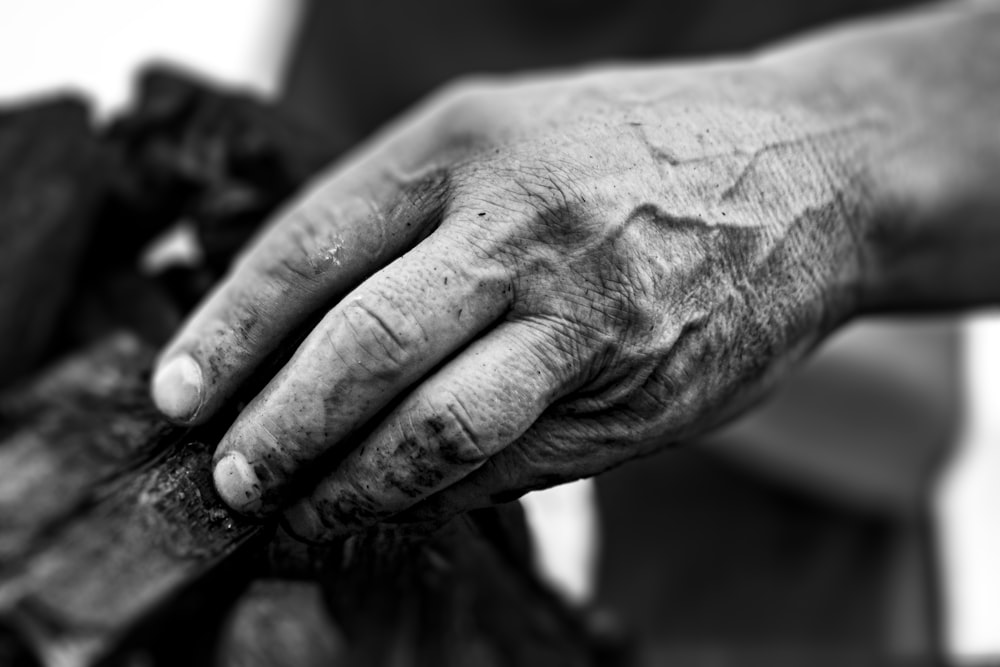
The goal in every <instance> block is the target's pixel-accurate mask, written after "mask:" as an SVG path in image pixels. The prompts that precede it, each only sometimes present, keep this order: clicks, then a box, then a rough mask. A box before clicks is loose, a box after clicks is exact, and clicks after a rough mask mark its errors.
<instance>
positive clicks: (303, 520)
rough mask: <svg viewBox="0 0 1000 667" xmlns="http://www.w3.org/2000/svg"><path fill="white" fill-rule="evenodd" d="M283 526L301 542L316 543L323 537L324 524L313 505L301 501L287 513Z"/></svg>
mask: <svg viewBox="0 0 1000 667" xmlns="http://www.w3.org/2000/svg"><path fill="white" fill-rule="evenodd" d="M282 526H283V527H284V529H285V532H287V533H288V534H289V535H291V536H292V537H294V538H295V539H297V540H299V541H300V542H307V543H315V542H318V541H320V538H321V537H322V535H323V532H324V531H323V522H322V521H321V520H320V518H319V514H318V513H317V512H316V509H315V508H314V507H313V506H312V503H309V502H307V501H304V500H303V501H301V502H298V503H296V504H295V505H293V506H292V507H291V508H289V509H288V511H286V512H285V516H284V521H282Z"/></svg>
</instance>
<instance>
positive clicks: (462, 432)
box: [417, 394, 490, 467]
mask: <svg viewBox="0 0 1000 667" xmlns="http://www.w3.org/2000/svg"><path fill="white" fill-rule="evenodd" d="M417 424H418V428H419V430H420V439H421V440H422V441H423V442H424V443H425V447H426V450H427V452H428V454H430V458H431V459H432V460H435V461H440V462H442V463H444V464H446V465H451V466H462V467H467V466H476V465H479V464H482V463H483V462H485V461H486V460H487V459H489V457H490V451H489V450H490V447H489V442H488V441H489V438H488V437H486V434H485V433H484V432H483V431H484V429H483V428H482V427H481V426H480V425H479V424H477V423H476V420H475V419H474V418H473V415H472V413H471V412H470V411H469V409H468V408H467V406H466V405H465V403H464V402H463V401H462V400H461V399H460V398H459V397H458V396H457V395H455V394H447V395H445V396H442V397H439V398H436V399H434V400H433V401H428V403H427V409H426V411H425V412H424V414H423V415H422V416H421V417H420V418H419V419H418V420H417Z"/></svg>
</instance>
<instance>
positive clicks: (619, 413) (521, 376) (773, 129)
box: [153, 64, 881, 540]
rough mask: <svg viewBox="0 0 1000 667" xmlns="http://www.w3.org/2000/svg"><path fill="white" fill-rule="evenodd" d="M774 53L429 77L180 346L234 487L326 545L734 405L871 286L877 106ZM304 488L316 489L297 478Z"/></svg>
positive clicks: (226, 494) (177, 389)
mask: <svg viewBox="0 0 1000 667" xmlns="http://www.w3.org/2000/svg"><path fill="white" fill-rule="evenodd" d="M789 88H790V86H788V85H787V83H786V82H785V81H784V80H783V79H782V77H781V76H778V75H775V74H774V73H773V72H770V71H768V70H767V69H765V68H764V67H762V66H754V65H721V64H717V65H711V66H693V67H689V68H684V69H680V68H662V67H661V68H648V69H639V68H636V69H631V70H602V71H596V72H590V73H584V74H576V75H571V76H566V75H564V76H558V77H550V78H537V79H532V80H527V79H526V80H516V81H510V82H489V83H484V82H478V83H467V84H464V85H458V86H455V87H452V88H450V89H448V90H447V91H445V92H443V93H441V94H439V95H437V96H435V97H434V98H433V99H431V100H430V101H429V102H428V103H427V104H425V105H424V106H423V107H422V108H421V109H419V110H418V111H417V112H415V113H414V114H411V115H410V116H409V117H407V118H404V119H403V120H402V121H400V122H399V123H397V124H396V125H395V126H394V127H392V128H390V129H389V130H388V131H387V132H386V133H384V134H383V135H382V136H380V137H377V138H376V139H375V140H374V141H373V142H372V143H371V144H370V145H369V146H367V147H365V148H363V149H362V150H361V151H360V152H358V153H357V154H356V155H355V156H353V157H351V158H349V159H347V160H346V161H345V162H344V163H343V164H341V165H339V166H337V167H336V168H335V169H333V171H332V172H331V173H330V174H329V175H328V176H327V177H326V178H324V179H323V180H322V181H321V182H320V183H319V184H318V185H317V187H315V188H314V189H313V190H312V192H311V193H309V195H308V196H306V197H305V198H304V199H302V200H301V201H300V202H298V203H297V204H296V205H294V206H293V207H291V208H290V209H289V210H288V211H287V212H286V213H285V214H284V215H282V216H280V217H279V218H278V219H277V220H275V222H274V224H273V225H272V226H271V227H270V228H269V230H268V231H267V233H266V234H265V235H264V236H263V237H262V238H261V239H260V240H259V241H258V242H257V243H256V244H255V245H254V246H253V247H252V248H251V249H250V250H249V252H248V253H247V254H246V255H245V256H244V257H243V258H242V260H241V261H240V262H239V263H238V265H237V266H236V267H235V269H234V271H233V272H232V273H231V275H230V276H229V278H228V279H227V280H225V281H224V283H223V284H221V285H220V286H219V287H218V289H217V290H216V291H215V293H214V294H213V295H212V296H211V297H210V298H209V299H208V300H207V301H206V302H205V303H204V304H203V305H202V306H201V308H200V309H199V310H198V311H197V313H196V314H195V315H194V316H193V317H192V319H191V320H190V321H189V322H188V323H187V324H186V326H185V327H184V328H183V330H182V331H181V332H180V334H179V335H178V336H177V338H176V339H175V340H174V342H173V343H172V344H171V345H170V346H169V347H168V349H167V350H165V352H164V353H163V355H162V357H161V360H160V363H159V366H158V372H157V373H156V376H155V379H154V389H153V391H154V397H155V399H156V402H157V404H158V405H159V407H160V408H161V409H162V410H163V411H164V412H165V413H166V414H167V415H169V416H171V417H172V418H174V419H177V420H179V421H184V422H189V423H194V422H200V421H202V420H205V419H206V418H208V417H209V416H210V415H212V414H213V413H214V412H216V411H217V410H218V409H219V407H220V405H222V404H223V402H224V401H225V400H226V399H227V397H229V396H231V395H232V394H233V392H234V391H235V390H236V389H237V387H239V386H240V384H241V383H242V382H244V381H245V380H246V379H247V377H248V376H249V375H250V374H251V372H252V371H253V370H254V369H255V368H256V367H257V366H258V365H259V364H260V363H261V361H262V359H263V358H264V357H265V356H266V355H267V354H269V353H270V352H272V351H273V350H274V349H275V348H276V347H277V346H278V345H279V344H280V343H281V342H282V341H283V340H284V339H286V337H287V336H288V334H289V332H290V331H291V330H293V329H294V328H295V327H296V326H297V325H299V324H301V323H302V322H304V321H306V320H307V318H309V317H310V316H311V315H312V314H313V313H316V312H317V311H324V310H326V309H329V310H328V312H326V314H325V316H324V317H323V318H322V320H321V321H320V322H319V324H317V325H316V326H315V328H314V329H312V331H311V333H309V335H308V336H307V338H306V339H305V341H304V342H303V343H302V344H301V345H300V346H299V347H298V349H297V351H296V352H295V354H294V356H293V357H292V359H291V360H290V361H289V362H288V363H287V364H286V365H285V366H284V368H282V369H281V371H280V372H279V373H278V374H277V375H276V376H275V377H274V378H273V379H272V380H271V381H270V383H269V384H268V385H267V386H266V388H265V389H264V390H263V391H262V392H261V393H260V394H259V395H257V396H256V398H254V399H253V401H252V402H251V403H250V404H249V405H247V406H246V408H245V409H244V410H243V412H242V414H241V415H240V416H239V418H238V419H237V420H236V422H235V423H234V424H233V425H232V427H231V428H230V429H229V431H228V433H226V435H225V437H224V438H223V439H222V442H221V443H220V444H219V447H218V451H217V454H216V464H215V465H216V467H215V482H216V486H217V488H218V490H219V492H220V494H221V495H222V497H223V498H224V499H225V500H226V502H228V503H229V504H230V505H231V506H232V507H233V508H235V509H237V510H239V511H241V512H245V513H249V514H254V515H262V514H266V513H270V512H273V511H275V510H277V509H279V508H282V507H284V506H286V505H288V504H289V503H290V502H291V501H293V500H296V499H297V502H296V503H295V505H294V506H293V507H292V509H291V510H290V511H289V513H288V515H287V519H288V525H289V528H290V530H292V531H293V532H294V533H295V534H297V535H298V536H300V537H302V538H305V539H310V540H320V539H323V538H329V537H334V536H337V535H341V534H344V533H348V532H351V531H355V530H358V529H361V528H364V527H366V526H368V525H370V524H372V523H374V522H377V521H380V520H383V519H387V518H389V517H392V516H393V515H395V514H398V513H401V512H408V513H409V514H410V515H411V516H434V515H442V514H449V513H453V512H458V511H461V510H465V509H469V508H474V507H477V506H482V505H485V504H489V503H494V502H500V501H505V500H509V499H513V498H515V497H517V496H518V495H520V494H522V493H524V492H526V491H528V490H531V489H537V488H540V487H545V486H550V485H553V484H557V483H560V482H564V481H568V480H572V479H575V478H579V477H582V476H588V475H593V474H595V473H598V472H600V471H603V470H605V469H607V468H610V467H612V466H615V465H617V464H619V463H622V462H623V461H626V460H628V459H631V458H633V457H636V456H639V455H642V454H646V453H649V452H651V451H653V450H655V449H658V448H661V447H663V446H664V445H666V444H667V443H671V442H674V441H677V440H678V439H682V438H686V437H690V436H693V435H696V434H698V433H701V432H703V431H705V430H706V429H709V428H710V427H712V426H715V425H717V424H718V423H720V422H721V421H723V420H724V419H726V418H728V417H730V416H732V415H734V414H735V413H737V412H738V411H740V410H741V409H743V408H744V407H746V406H747V405H748V404H750V403H751V402H753V401H754V400H755V399H757V398H759V397H760V396H761V395H762V394H763V392H764V391H765V390H766V389H767V388H768V387H769V386H770V385H771V384H772V383H773V382H774V380H775V379H776V378H778V377H779V376H781V375H782V374H783V373H784V372H785V371H786V370H787V369H788V368H789V367H790V366H791V365H792V364H793V363H794V362H795V361H797V360H798V359H800V358H801V357H802V356H803V354H804V353H805V352H806V351H807V350H809V349H810V348H811V347H812V346H813V345H815V344H816V343H817V341H819V340H820V339H821V338H822V337H823V336H824V335H825V334H826V333H827V332H829V331H830V330H831V329H832V328H833V327H834V326H836V325H837V324H838V323H840V322H842V321H843V320H844V319H845V318H847V317H849V316H850V315H851V314H852V313H853V312H854V310H855V309H856V307H857V306H858V303H859V299H860V298H861V296H862V293H863V291H864V288H865V282H866V280H867V276H868V272H867V259H868V257H867V246H866V242H865V239H866V238H867V236H868V235H869V232H870V230H869V227H868V226H869V224H870V222H871V220H873V219H874V207H873V196H872V187H871V183H870V182H869V170H868V163H867V157H868V149H869V147H870V145H871V144H872V141H873V139H874V138H875V137H877V136H878V133H879V132H880V129H881V125H880V124H879V123H877V122H874V121H872V120H871V119H869V118H866V117H860V116H852V115H851V114H849V113H838V114H836V115H834V114H832V113H830V112H829V109H828V107H829V105H824V104H817V105H815V106H812V105H810V104H809V103H808V102H807V101H805V100H802V99H799V98H797V97H796V95H795V94H794V91H791V90H789ZM303 492H305V496H304V497H303V496H302V495H301V494H302V493H303Z"/></svg>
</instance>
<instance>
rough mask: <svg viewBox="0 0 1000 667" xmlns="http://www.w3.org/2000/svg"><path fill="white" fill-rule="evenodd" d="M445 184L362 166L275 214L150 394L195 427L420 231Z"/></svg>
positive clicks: (430, 222) (176, 348) (173, 346)
mask: <svg viewBox="0 0 1000 667" xmlns="http://www.w3.org/2000/svg"><path fill="white" fill-rule="evenodd" d="M446 189H447V184H446V178H445V176H444V175H443V173H442V172H440V171H429V172H424V173H415V174H405V175H401V174H398V173H392V172H390V171H389V170H387V169H386V168H384V167H381V166H373V165H371V164H365V165H361V166H359V167H356V168H355V169H354V170H353V171H350V172H348V173H345V174H341V175H339V176H337V177H335V178H334V179H333V180H332V181H329V182H328V183H327V184H325V185H324V186H323V187H321V188H319V189H317V190H315V191H314V192H312V193H311V194H310V195H308V196H307V197H306V198H305V199H304V200H303V201H302V202H301V203H299V204H298V205H296V206H294V207H292V208H291V209H290V210H289V211H288V212H287V213H285V214H284V215H282V216H280V217H279V218H278V219H277V220H276V222H275V223H274V224H273V225H272V226H271V227H270V228H269V229H268V231H267V233H266V234H265V235H264V236H263V237H262V238H261V239H260V240H259V241H258V242H256V243H255V244H254V245H253V247H252V249H251V250H250V251H249V253H248V254H247V255H246V256H245V257H244V258H243V259H242V260H241V261H240V262H238V263H237V265H236V266H235V267H234V270H233V272H232V273H231V275H230V276H229V277H228V278H227V279H226V280H225V281H224V282H223V283H222V284H221V285H220V286H219V287H218V288H217V289H216V290H215V292H214V293H213V294H212V295H211V296H210V297H209V298H208V299H207V301H206V302H204V303H203V305H202V306H201V307H200V308H199V309H198V311H197V312H196V313H195V315H194V316H193V317H192V318H191V319H190V320H189V321H188V322H187V324H186V325H185V326H184V327H183V328H182V329H181V331H180V333H179V334H178V335H177V336H176V337H175V339H174V340H173V341H172V342H171V343H170V345H168V347H167V348H166V350H165V351H164V352H163V353H162V355H161V357H160V359H159V361H158V364H157V370H156V372H155V374H154V379H153V385H152V393H153V399H154V401H155V403H156V405H157V407H158V408H159V409H160V410H161V411H162V412H163V413H164V414H166V415H167V416H168V417H170V418H172V419H175V420H177V421H181V422H190V423H197V422H202V421H204V420H205V419H206V418H208V417H209V416H211V414H212V413H214V412H215V411H216V410H217V409H218V407H219V405H220V404H221V403H222V402H223V401H224V400H225V399H226V398H227V397H228V396H230V395H231V394H232V393H233V392H234V391H235V389H236V388H237V387H238V386H239V385H240V384H241V383H242V382H243V381H245V380H246V378H247V377H248V376H249V375H250V374H251V373H252V372H253V370H254V369H255V368H256V367H257V365H258V364H259V363H260V362H261V361H262V360H263V359H264V357H266V356H267V355H268V354H269V353H271V352H272V351H273V350H274V349H275V348H276V347H277V346H278V344H279V343H280V342H281V340H282V339H283V338H284V337H285V336H287V334H288V333H289V332H290V331H291V330H293V329H294V328H295V327H296V326H297V325H298V324H300V323H301V322H302V321H303V320H305V319H306V318H307V317H308V316H309V315H310V314H311V313H313V312H315V311H317V310H318V309H319V308H321V307H322V306H324V305H327V304H329V303H331V302H333V300H335V299H336V298H337V297H339V296H342V295H343V294H344V293H346V292H347V291H348V290H349V289H351V288H352V287H354V286H355V285H357V284H358V283H359V282H360V281H361V280H363V279H364V277H365V276H367V275H370V274H371V273H372V272H374V271H375V270H376V269H378V268H380V267H382V266H384V265H385V264H387V263H388V262H389V261H391V260H392V259H393V258H395V257H397V256H399V255H400V254H402V253H403V252H405V251H406V249H408V248H410V247H412V246H413V245H414V244H415V243H416V242H417V241H418V240H419V239H420V238H421V237H422V236H424V235H426V234H427V233H428V232H429V231H430V230H431V229H432V228H433V227H434V225H435V224H436V222H437V220H438V219H439V217H440V216H439V215H438V212H439V211H440V209H441V207H442V206H443V202H444V198H445V190H446Z"/></svg>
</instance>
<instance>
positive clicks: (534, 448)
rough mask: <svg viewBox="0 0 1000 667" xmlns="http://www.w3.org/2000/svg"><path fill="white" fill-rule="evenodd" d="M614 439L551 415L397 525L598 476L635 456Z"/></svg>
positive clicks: (403, 515)
mask: <svg viewBox="0 0 1000 667" xmlns="http://www.w3.org/2000/svg"><path fill="white" fill-rule="evenodd" d="M608 440H609V439H608V437H607V435H606V434H605V433H604V428H603V427H602V426H601V425H600V424H597V423H588V420H587V419H578V418H569V419H567V418H564V417H557V416H550V414H548V413H547V414H546V415H544V416H542V417H541V419H539V420H538V421H537V422H536V423H535V424H534V425H533V426H532V428H531V429H529V430H528V431H527V432H526V433H525V434H524V435H523V436H521V437H520V438H518V440H517V441H516V442H514V443H512V444H511V445H510V446H509V447H506V448H505V449H503V450H502V451H500V452H498V453H497V454H496V455H494V456H493V457H491V458H490V460H489V461H487V462H486V463H485V464H483V465H482V466H480V467H478V468H477V469H476V470H475V471H473V472H472V473H471V474H469V475H467V476H465V477H463V478H462V479H460V480H458V481H457V482H455V483H454V484H452V485H450V486H448V487H445V488H443V489H441V490H440V491H439V492H437V493H435V494H433V495H432V496H430V497H428V498H427V499H425V500H423V501H422V502H420V503H417V504H415V505H413V506H412V507H410V508H409V509H408V510H407V511H406V512H403V513H401V514H398V515H396V516H395V517H393V520H394V521H400V522H411V521H414V522H416V521H431V520H434V521H441V520H443V519H446V518H448V517H451V516H454V515H456V514H460V513H462V512H468V511H469V510H474V509H480V508H483V507H490V506H492V505H498V504H502V503H508V502H512V501H514V500H517V499H518V498H520V497H521V496H523V495H525V494H526V493H529V492H531V491H538V490H540V489H547V488H550V487H553V486H557V485H559V484H565V483H567V482H572V481H575V480H578V479H583V478H586V477H592V476H594V475H597V474H599V473H601V472H604V471H606V470H609V469H610V468H613V467H615V466H616V465H618V464H619V463H621V462H622V461H623V460H625V459H627V458H630V457H631V456H624V455H623V454H624V453H623V452H622V450H621V443H620V442H618V443H616V442H608ZM616 444H617V445H618V446H615V445H616ZM638 451H639V452H647V451H650V450H649V448H639V449H638Z"/></svg>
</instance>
